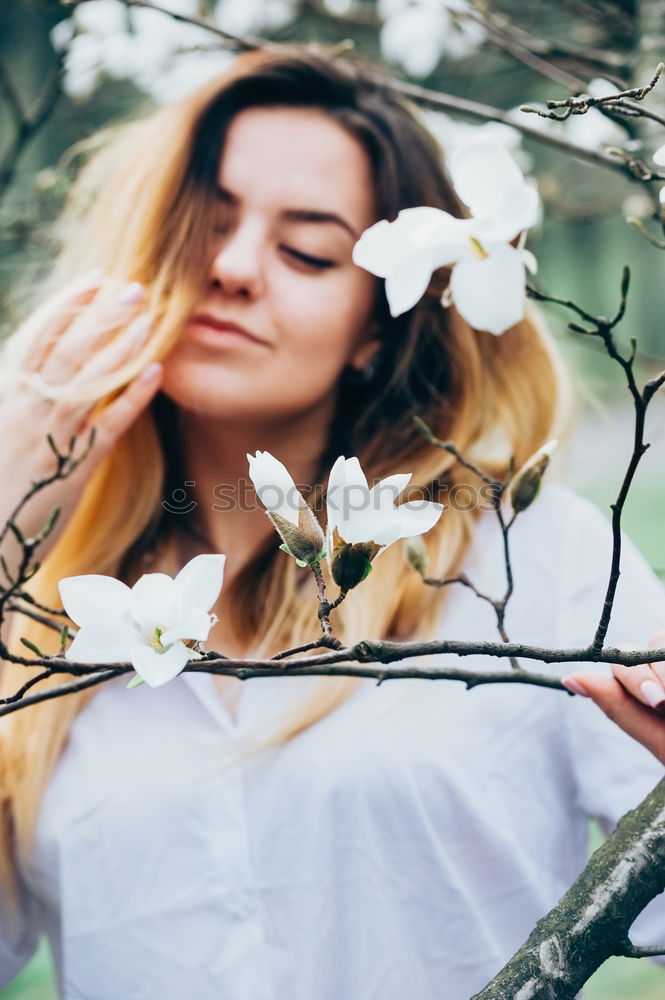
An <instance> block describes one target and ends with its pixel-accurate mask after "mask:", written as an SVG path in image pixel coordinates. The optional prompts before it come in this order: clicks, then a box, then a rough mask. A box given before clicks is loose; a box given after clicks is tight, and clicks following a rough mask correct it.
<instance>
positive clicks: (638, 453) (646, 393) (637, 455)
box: [528, 64, 665, 652]
mask: <svg viewBox="0 0 665 1000" xmlns="http://www.w3.org/2000/svg"><path fill="white" fill-rule="evenodd" d="M661 65H662V64H661ZM629 286H630V270H629V268H627V267H625V268H624V270H623V274H622V278H621V298H620V302H619V308H618V309H617V312H616V314H615V315H614V317H613V318H611V319H608V318H607V317H605V316H593V315H592V314H591V313H588V312H587V311H586V310H584V309H582V308H581V307H580V306H578V305H577V304H576V303H574V302H571V301H570V300H567V299H557V298H555V297H553V296H548V295H544V294H543V293H542V292H538V291H536V290H535V289H531V288H530V289H529V290H528V291H529V294H530V295H531V297H532V298H535V299H538V300H539V301H541V302H554V303H556V304H558V305H562V306H564V307H566V308H567V309H570V310H572V311H573V312H574V313H575V314H576V315H577V316H579V317H580V318H581V319H583V320H584V321H585V322H586V323H588V324H590V326H589V327H588V328H587V327H583V326H579V325H578V324H576V323H569V324H568V326H569V329H571V330H573V331H575V332H577V333H581V334H584V335H587V336H592V337H599V338H600V340H601V341H602V342H603V345H604V347H605V350H606V351H607V354H608V355H609V357H610V358H612V360H613V361H616V363H617V364H618V365H619V366H620V367H621V368H622V369H623V372H624V375H625V376H626V382H627V384H628V390H629V392H630V395H631V397H632V400H633V406H634V410H635V424H634V431H633V450H632V454H631V456H630V460H629V462H628V468H627V469H626V472H625V475H624V477H623V481H622V483H621V487H620V489H619V494H618V496H617V499H616V500H615V502H614V503H613V504H611V511H612V558H611V565H610V577H609V581H608V584H607V590H606V592H605V599H604V602H603V608H602V612H601V616H600V621H599V622H598V627H597V629H596V634H595V636H594V639H593V642H592V644H591V647H590V648H591V649H592V650H594V651H596V652H598V651H600V650H601V649H602V648H603V643H604V642H605V637H606V635H607V630H608V628H609V625H610V620H611V617H612V608H613V606H614V598H615V596H616V589H617V585H618V583H619V576H620V573H621V547H622V536H621V517H622V514H623V508H624V506H625V503H626V500H627V498H628V492H629V490H630V487H631V484H632V482H633V479H634V477H635V472H636V471H637V467H638V465H639V463H640V461H641V459H642V456H643V455H644V453H645V452H646V451H647V449H648V448H649V444H648V443H647V442H645V440H644V426H645V419H646V412H647V407H648V405H649V403H650V402H651V399H652V398H653V396H654V395H655V393H656V392H657V391H658V389H659V388H660V387H661V386H662V385H663V384H664V383H665V372H661V374H660V375H658V376H656V377H655V378H653V379H651V380H650V381H649V382H647V383H646V385H645V386H644V387H643V389H641V390H640V388H639V387H638V385H637V382H636V379H635V373H634V364H635V353H636V346H637V345H636V342H635V340H633V347H632V351H631V354H630V355H629V356H628V357H626V356H624V355H623V354H622V353H621V352H620V351H619V349H618V347H617V345H616V341H615V339H614V334H613V331H614V329H615V327H616V326H617V325H618V324H619V323H620V322H621V320H622V319H623V317H624V315H625V311H626V303H627V299H628V289H629Z"/></svg>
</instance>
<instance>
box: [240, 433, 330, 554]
mask: <svg viewBox="0 0 665 1000" xmlns="http://www.w3.org/2000/svg"><path fill="white" fill-rule="evenodd" d="M247 460H248V461H249V478H250V479H251V480H252V482H253V484H254V489H255V490H256V495H257V496H258V498H259V500H260V501H261V503H262V504H263V506H264V507H265V508H266V513H267V515H268V517H269V518H270V520H271V521H272V523H273V524H274V526H275V528H276V529H277V531H278V532H279V535H280V536H281V538H282V541H283V542H284V544H283V546H282V548H283V549H284V551H285V552H288V554H289V555H291V556H293V557H294V558H295V560H296V562H298V563H299V564H300V565H305V566H306V565H309V564H310V563H318V562H320V561H321V559H322V558H323V555H324V551H323V549H324V544H325V538H324V535H323V531H322V530H321V526H320V524H319V522H318V521H317V520H316V518H315V517H314V514H313V512H312V509H311V508H310V506H309V504H308V503H307V502H306V500H305V498H304V497H303V495H302V494H301V493H300V491H299V490H298V487H297V486H296V484H295V483H294V481H293V479H292V477H291V475H290V474H289V472H288V470H287V468H286V466H284V465H283V464H282V463H281V462H280V461H279V460H278V459H276V458H275V457H274V455H271V454H270V452H269V451H257V453H256V455H248V456H247Z"/></svg>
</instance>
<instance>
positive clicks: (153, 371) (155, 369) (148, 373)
mask: <svg viewBox="0 0 665 1000" xmlns="http://www.w3.org/2000/svg"><path fill="white" fill-rule="evenodd" d="M161 373H162V366H161V365H160V363H159V361H152V362H151V363H150V364H149V365H148V367H147V368H144V369H143V371H142V372H141V374H140V375H139V382H153V381H154V380H155V379H156V378H157V376H158V375H161Z"/></svg>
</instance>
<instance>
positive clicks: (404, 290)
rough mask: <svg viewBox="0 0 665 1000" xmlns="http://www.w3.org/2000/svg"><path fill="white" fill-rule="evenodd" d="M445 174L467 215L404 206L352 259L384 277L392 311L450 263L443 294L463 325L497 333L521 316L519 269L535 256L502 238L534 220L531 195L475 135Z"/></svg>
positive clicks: (410, 301)
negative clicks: (461, 216)
mask: <svg viewBox="0 0 665 1000" xmlns="http://www.w3.org/2000/svg"><path fill="white" fill-rule="evenodd" d="M449 172H450V175H451V179H452V182H453V185H454V187H455V190H456V192H457V194H458V195H459V197H460V199H461V200H462V201H463V202H464V204H465V205H467V207H468V208H469V211H470V213H471V217H470V218H468V219H458V218H455V217H453V216H452V215H450V214H449V213H448V212H444V211H442V210H441V209H438V208H429V207H427V206H419V207H417V208H407V209H404V210H403V211H401V212H400V213H399V215H398V216H397V219H395V221H394V222H387V221H386V220H385V219H383V220H382V221H380V222H377V223H376V224H375V225H374V226H371V227H370V228H369V229H367V230H365V232H364V233H363V234H362V236H361V237H360V240H359V241H358V243H356V245H355V247H354V250H353V259H354V261H355V263H356V264H358V265H359V266H360V267H363V268H365V269H366V270H368V271H371V272H372V274H376V275H378V277H381V278H385V279H386V296H387V298H388V304H389V306H390V312H391V315H393V316H399V315H401V313H403V312H406V310H407V309H410V308H411V307H412V306H414V305H415V304H416V302H417V301H418V300H419V299H420V298H421V297H422V296H423V295H424V294H425V291H426V290H427V286H428V285H429V282H430V278H431V276H432V273H433V272H434V271H436V270H437V269H438V268H441V267H452V266H453V265H454V267H453V271H452V276H451V280H450V286H449V289H448V290H447V292H446V295H447V296H449V297H450V298H451V299H452V301H453V303H454V304H455V307H456V309H457V311H458V312H459V313H460V315H461V316H463V317H464V319H465V320H466V321H467V322H468V323H470V324H471V326H473V327H475V328H476V329H478V330H488V331H489V332H490V333H494V334H500V333H503V332H504V331H505V330H507V329H509V327H511V326H514V325H515V323H517V322H519V320H521V319H522V318H523V316H524V304H525V285H526V276H525V267H531V268H533V267H535V261H534V258H533V256H532V255H531V254H530V253H529V252H528V251H526V250H523V249H521V248H516V247H513V246H511V243H510V241H511V240H513V239H514V238H515V237H516V236H518V235H519V234H520V233H522V232H524V231H525V230H527V229H528V228H529V227H530V226H532V225H533V224H534V223H535V222H536V220H537V218H538V194H537V192H536V190H535V189H534V188H533V187H532V186H531V185H530V184H528V183H527V182H526V181H525V179H524V177H523V175H522V173H521V171H520V169H519V167H518V166H517V164H516V163H515V161H514V160H513V159H512V157H511V156H510V154H509V153H508V152H507V151H506V149H505V148H504V147H502V146H500V145H499V144H497V143H496V142H495V141H494V140H492V139H491V138H486V137H483V136H479V137H477V138H475V139H473V140H471V141H470V142H469V143H467V144H466V145H465V146H463V147H462V148H460V149H458V150H457V151H456V152H455V153H454V154H453V155H452V157H451V158H450V164H449Z"/></svg>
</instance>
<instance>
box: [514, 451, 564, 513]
mask: <svg viewBox="0 0 665 1000" xmlns="http://www.w3.org/2000/svg"><path fill="white" fill-rule="evenodd" d="M556 446H557V442H556V441H548V442H547V444H545V445H543V447H542V448H540V449H539V451H537V452H536V453H535V454H534V455H532V456H531V458H529V459H528V460H527V461H526V462H525V463H524V465H523V466H522V468H521V469H520V470H519V471H518V472H517V473H515V475H514V476H513V478H512V481H511V483H510V485H509V487H508V490H509V496H510V503H511V506H512V508H513V512H514V513H515V514H521V513H522V511H523V510H526V509H527V507H530V506H531V504H532V503H533V501H534V500H535V499H536V497H537V496H538V493H539V492H540V486H541V483H542V481H543V476H544V474H545V470H546V469H547V466H548V465H549V464H550V458H551V457H552V454H553V453H554V450H555V448H556Z"/></svg>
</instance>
